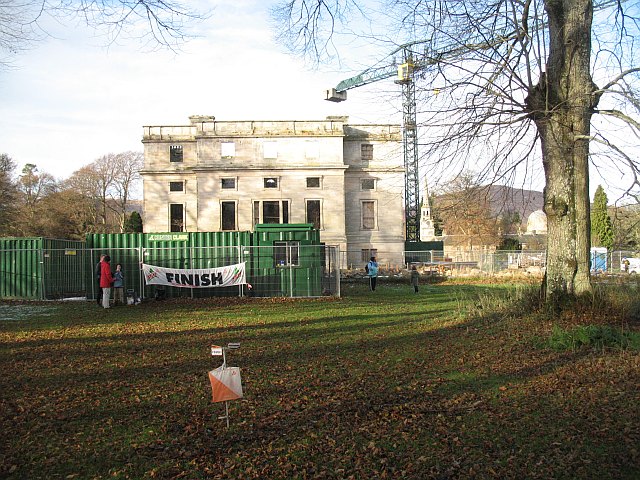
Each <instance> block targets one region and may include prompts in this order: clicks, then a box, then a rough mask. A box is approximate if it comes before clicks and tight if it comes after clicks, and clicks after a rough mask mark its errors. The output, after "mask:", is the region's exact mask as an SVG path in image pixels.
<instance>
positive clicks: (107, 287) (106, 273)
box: [100, 255, 113, 308]
mask: <svg viewBox="0 0 640 480" xmlns="http://www.w3.org/2000/svg"><path fill="white" fill-rule="evenodd" d="M110 262H111V257H110V256H109V255H105V256H104V259H103V260H102V261H101V262H100V288H102V307H103V308H109V299H110V298H111V285H113V275H112V274H111V263H110Z"/></svg>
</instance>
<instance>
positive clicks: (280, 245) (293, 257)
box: [273, 242, 300, 267]
mask: <svg viewBox="0 0 640 480" xmlns="http://www.w3.org/2000/svg"><path fill="white" fill-rule="evenodd" d="M299 250H300V242H273V258H274V260H275V264H276V266H281V267H282V266H284V265H299V262H298V258H299Z"/></svg>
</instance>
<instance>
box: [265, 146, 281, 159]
mask: <svg viewBox="0 0 640 480" xmlns="http://www.w3.org/2000/svg"><path fill="white" fill-rule="evenodd" d="M262 147H263V149H264V158H278V143H277V142H264V143H263V144H262Z"/></svg>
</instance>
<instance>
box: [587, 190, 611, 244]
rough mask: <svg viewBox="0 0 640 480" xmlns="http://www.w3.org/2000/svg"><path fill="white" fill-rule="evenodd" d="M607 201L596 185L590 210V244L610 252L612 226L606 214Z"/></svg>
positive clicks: (603, 192)
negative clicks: (605, 248)
mask: <svg viewBox="0 0 640 480" xmlns="http://www.w3.org/2000/svg"><path fill="white" fill-rule="evenodd" d="M607 201H608V199H607V194H606V193H605V191H604V189H603V188H602V185H598V188H597V189H596V193H595V194H594V196H593V207H592V208H591V244H592V245H593V246H599V247H607V249H609V250H610V249H611V247H613V225H612V223H611V217H609V212H607Z"/></svg>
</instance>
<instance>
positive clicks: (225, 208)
mask: <svg viewBox="0 0 640 480" xmlns="http://www.w3.org/2000/svg"><path fill="white" fill-rule="evenodd" d="M222 230H236V202H222Z"/></svg>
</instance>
